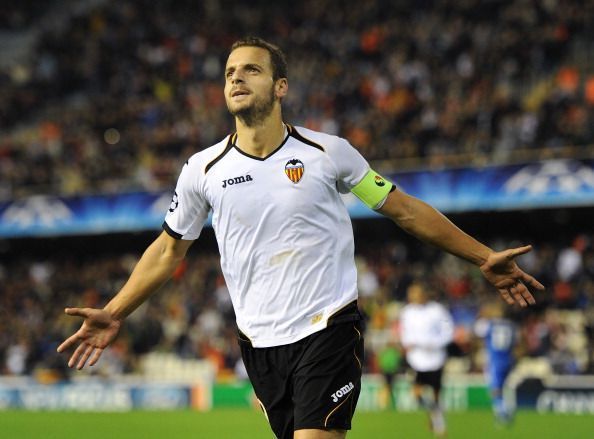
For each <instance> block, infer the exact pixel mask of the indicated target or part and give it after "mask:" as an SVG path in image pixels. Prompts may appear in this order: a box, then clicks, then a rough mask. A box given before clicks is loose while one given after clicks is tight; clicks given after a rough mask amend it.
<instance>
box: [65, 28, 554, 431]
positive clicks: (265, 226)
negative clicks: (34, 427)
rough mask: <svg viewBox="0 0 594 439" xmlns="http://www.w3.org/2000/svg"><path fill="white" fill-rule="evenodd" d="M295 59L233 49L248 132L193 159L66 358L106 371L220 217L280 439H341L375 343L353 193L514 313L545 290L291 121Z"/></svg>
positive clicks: (247, 335) (255, 366) (228, 268)
mask: <svg viewBox="0 0 594 439" xmlns="http://www.w3.org/2000/svg"><path fill="white" fill-rule="evenodd" d="M287 77H288V74H287V65H286V61H285V57H284V54H283V53H282V52H281V51H280V50H279V49H278V48H277V47H276V46H274V45H272V44H270V43H268V42H266V41H264V40H262V39H259V38H252V37H249V38H245V39H243V40H240V41H237V42H236V43H235V44H234V45H233V46H232V48H231V52H230V54H229V57H228V59H227V64H226V67H225V87H224V95H225V99H226V103H227V107H228V109H229V112H230V113H231V114H232V115H233V116H234V118H235V126H236V130H237V131H236V132H235V133H233V134H230V135H229V136H227V137H226V138H224V139H223V140H221V141H220V142H219V143H217V144H215V145H213V146H211V147H209V148H206V149H204V150H202V151H200V152H198V153H196V154H194V155H193V156H192V157H190V158H189V160H188V161H187V162H186V164H185V166H184V167H183V169H182V171H181V174H180V177H179V180H178V183H177V186H176V189H175V194H174V197H173V200H172V203H171V206H170V208H169V211H168V212H167V213H166V216H165V222H164V224H163V229H164V231H163V232H162V233H161V234H160V235H159V237H157V239H156V240H155V241H154V242H153V243H152V244H151V245H150V246H149V247H148V248H147V250H146V251H145V253H144V254H143V255H142V257H141V258H140V260H139V262H138V264H137V265H136V267H135V268H134V270H133V272H132V274H131V275H130V278H129V279H128V281H127V282H126V284H125V285H124V286H123V288H122V289H121V290H120V291H119V292H118V293H117V295H116V296H115V297H114V298H113V299H112V300H111V301H110V302H109V303H108V304H107V305H106V306H105V308H103V309H90V308H84V309H80V308H67V309H66V313H67V314H69V315H73V316H79V317H83V318H84V322H83V324H82V326H81V328H80V329H79V330H78V331H77V332H76V333H75V334H74V335H72V336H71V337H69V338H68V339H67V340H66V341H64V342H63V343H62V344H61V345H60V346H59V348H58V350H59V352H62V351H64V350H66V349H69V348H71V347H76V348H75V351H74V353H73V354H72V356H71V357H70V360H69V366H71V367H72V366H76V367H78V368H79V369H81V368H83V367H84V366H85V364H86V363H87V361H89V364H90V365H93V364H95V363H96V362H97V361H98V360H99V358H100V356H101V353H102V352H103V350H104V349H105V348H106V347H107V346H108V345H109V344H110V343H111V342H112V341H113V340H114V339H115V338H116V336H117V334H118V332H119V330H120V327H121V325H122V323H123V321H124V319H125V318H126V317H127V316H128V315H129V314H130V313H131V312H133V311H134V310H135V309H136V308H137V307H138V306H139V305H140V304H141V303H143V302H144V301H145V300H146V299H147V298H148V297H149V296H150V295H151V294H152V293H154V292H155V291H156V290H157V289H158V288H159V287H160V286H161V285H163V283H164V282H166V281H167V280H168V279H169V278H170V277H171V275H172V273H173V272H174V270H175V269H176V267H177V266H178V265H179V263H180V262H181V261H182V260H183V259H184V257H185V255H186V252H187V251H188V249H189V247H190V245H191V244H192V242H193V241H194V240H196V239H197V238H198V237H199V235H200V232H201V230H202V227H203V225H204V223H205V221H206V219H207V217H208V214H209V213H212V225H213V228H214V231H215V234H216V237H217V242H218V246H219V251H220V254H221V268H222V270H223V274H224V276H225V281H226V283H227V286H228V289H229V293H230V295H231V300H232V303H233V307H234V310H235V315H236V321H237V326H238V329H239V334H238V335H239V344H240V346H241V352H242V358H243V360H244V363H245V365H246V369H247V373H248V376H249V378H250V380H251V382H252V385H253V386H254V390H255V392H256V396H257V397H258V399H259V401H260V403H261V406H262V408H263V410H264V411H265V413H266V416H267V419H268V420H269V422H270V425H271V427H272V429H273V431H274V433H275V434H276V436H277V437H279V438H282V439H286V438H293V437H295V438H298V439H329V438H332V439H340V438H344V437H345V436H346V431H347V430H349V429H350V428H351V419H352V416H353V412H354V410H355V407H356V404H357V400H358V396H359V392H360V388H361V366H362V364H361V361H362V353H363V336H362V329H361V322H360V320H361V315H360V313H359V311H358V307H357V274H356V267H355V261H354V239H353V230H352V224H351V221H350V218H349V214H348V211H347V209H346V207H345V205H344V203H343V201H342V199H341V197H340V194H344V193H348V192H352V193H353V194H355V195H356V196H357V197H359V198H360V199H361V200H362V201H363V202H364V203H365V204H366V205H367V206H369V207H370V208H372V209H375V210H377V211H378V212H380V213H382V214H384V215H385V216H387V217H388V218H390V219H392V220H393V221H394V222H395V223H396V224H397V225H398V226H400V227H401V228H402V229H404V230H405V231H407V232H408V233H410V234H412V235H414V236H416V237H417V238H419V239H421V240H423V241H425V242H428V243H430V244H433V245H435V246H437V247H439V248H441V249H443V250H445V251H448V252H450V253H452V254H454V255H456V256H458V257H461V258H463V259H465V260H467V261H469V262H471V263H473V264H475V265H477V266H478V267H480V269H481V272H482V273H483V275H484V276H485V278H486V279H487V280H488V281H489V282H490V283H491V284H492V285H494V286H495V288H497V290H498V291H499V293H500V294H501V295H502V297H503V298H504V300H506V301H507V302H508V303H510V304H512V303H518V304H520V305H521V306H528V305H529V304H533V303H534V302H535V301H534V297H533V296H532V294H531V292H530V291H529V289H528V288H527V285H528V286H530V287H533V288H537V289H542V288H544V287H543V286H542V285H541V284H540V283H539V282H538V281H537V280H535V279H534V278H533V277H532V276H530V275H528V274H526V273H525V272H523V271H522V270H521V269H520V268H519V267H518V266H517V264H516V263H515V262H514V259H515V258H516V257H517V256H519V255H521V254H524V253H526V252H528V251H530V249H531V247H530V246H526V247H520V248H515V249H508V250H504V251H501V252H495V251H493V250H492V249H490V248H488V247H487V246H485V245H483V244H481V243H480V242H478V241H476V240H475V239H474V238H472V237H471V236H469V235H467V234H466V233H464V232H463V231H461V230H460V229H459V228H457V227H456V226H455V225H454V224H452V223H451V222H450V221H449V220H448V219H446V218H445V217H444V216H443V215H441V213H439V212H438V211H437V210H435V209H434V208H432V207H431V206H429V205H427V204H426V203H424V202H422V201H420V200H418V199H416V198H414V197H411V196H409V195H407V194H405V193H404V192H402V191H400V190H397V189H396V186H395V185H393V184H392V183H390V182H388V181H386V180H385V179H384V178H382V177H381V176H380V175H378V174H377V173H376V172H375V171H373V170H372V169H371V168H370V166H369V164H368V163H367V161H366V160H365V159H364V158H363V157H362V156H361V154H359V152H358V151H357V150H356V149H355V148H353V147H352V146H351V145H350V144H349V142H348V141H347V140H345V139H342V138H339V137H336V136H331V135H328V134H324V133H320V132H315V131H312V130H309V129H306V128H302V127H294V126H291V125H289V124H286V123H285V122H284V121H283V117H282V111H281V102H282V101H283V99H284V98H285V96H286V95H287V93H288V79H287Z"/></svg>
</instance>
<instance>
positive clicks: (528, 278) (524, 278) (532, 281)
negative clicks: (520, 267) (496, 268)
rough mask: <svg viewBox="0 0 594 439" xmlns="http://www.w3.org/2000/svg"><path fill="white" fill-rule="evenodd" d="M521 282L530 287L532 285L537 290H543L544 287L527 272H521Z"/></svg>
mask: <svg viewBox="0 0 594 439" xmlns="http://www.w3.org/2000/svg"><path fill="white" fill-rule="evenodd" d="M522 282H524V283H526V284H528V285H530V286H531V287H534V288H536V289H538V290H544V289H545V287H544V285H543V284H541V283H540V282H539V281H537V280H536V279H535V278H534V277H532V276H530V275H529V274H526V273H524V272H522Z"/></svg>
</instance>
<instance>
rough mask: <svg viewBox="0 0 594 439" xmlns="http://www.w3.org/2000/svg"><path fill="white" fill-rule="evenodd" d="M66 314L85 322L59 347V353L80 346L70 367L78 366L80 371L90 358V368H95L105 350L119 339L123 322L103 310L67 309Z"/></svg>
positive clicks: (69, 361) (72, 358) (69, 362)
mask: <svg viewBox="0 0 594 439" xmlns="http://www.w3.org/2000/svg"><path fill="white" fill-rule="evenodd" d="M64 312H65V313H66V314H68V315H70V316H77V317H82V318H84V319H85V320H84V321H83V324H82V326H81V327H80V329H79V330H78V331H76V332H75V333H74V334H73V335H71V336H70V337H69V338H68V339H66V340H65V341H64V342H63V343H62V344H61V345H60V346H58V352H64V351H65V350H67V349H69V348H71V347H73V346H76V345H78V346H77V348H76V349H75V351H74V353H73V354H72V356H71V357H70V360H68V367H73V366H74V365H75V364H76V368H77V369H78V370H80V369H82V368H83V367H84V366H85V363H86V362H87V360H89V358H90V361H89V366H93V365H94V364H96V363H97V361H99V358H100V357H101V354H102V353H103V350H104V349H105V348H106V347H107V346H108V345H109V344H110V343H111V342H112V341H113V340H115V338H116V337H117V335H118V332H119V331H120V327H121V326H122V321H121V320H117V319H114V318H113V317H112V316H111V314H110V313H109V312H107V311H105V310H103V309H94V308H66V309H65V310H64Z"/></svg>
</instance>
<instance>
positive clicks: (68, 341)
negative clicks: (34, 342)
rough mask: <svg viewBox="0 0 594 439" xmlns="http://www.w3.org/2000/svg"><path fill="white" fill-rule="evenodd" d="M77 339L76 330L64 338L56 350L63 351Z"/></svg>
mask: <svg viewBox="0 0 594 439" xmlns="http://www.w3.org/2000/svg"><path fill="white" fill-rule="evenodd" d="M78 340H79V337H78V332H77V333H76V334H74V335H71V336H70V337H68V338H67V339H66V340H64V341H63V342H62V344H61V345H60V346H58V349H57V350H58V352H63V351H65V350H66V349H68V348H70V347H71V346H72V345H74V344H75V343H76V342H77V341H78Z"/></svg>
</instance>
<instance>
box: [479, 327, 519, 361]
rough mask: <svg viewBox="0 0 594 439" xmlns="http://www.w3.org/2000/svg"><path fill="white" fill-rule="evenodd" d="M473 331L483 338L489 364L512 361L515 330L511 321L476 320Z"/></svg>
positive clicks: (515, 336)
mask: <svg viewBox="0 0 594 439" xmlns="http://www.w3.org/2000/svg"><path fill="white" fill-rule="evenodd" d="M475 332H476V333H477V335H478V336H480V337H484V339H485V349H486V351H487V357H488V360H489V363H490V364H491V365H503V366H507V365H509V364H511V363H513V362H514V346H515V343H516V338H517V330H516V327H515V325H514V324H513V323H512V322H511V321H509V320H507V319H492V320H483V319H481V320H479V321H477V324H476V327H475Z"/></svg>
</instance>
